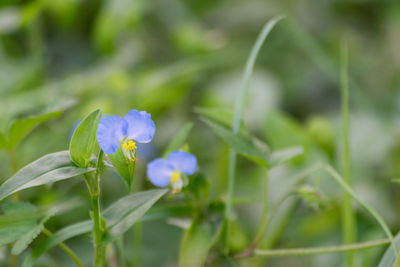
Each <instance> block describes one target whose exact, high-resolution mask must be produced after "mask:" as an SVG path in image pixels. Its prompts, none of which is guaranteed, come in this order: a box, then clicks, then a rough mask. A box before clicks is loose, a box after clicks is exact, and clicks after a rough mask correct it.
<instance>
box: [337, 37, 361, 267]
mask: <svg viewBox="0 0 400 267" xmlns="http://www.w3.org/2000/svg"><path fill="white" fill-rule="evenodd" d="M341 52H342V64H341V65H342V66H341V73H340V76H341V79H340V80H341V95H342V105H341V106H342V108H341V109H342V111H341V113H342V140H343V144H342V168H343V178H344V180H345V181H346V183H347V184H348V185H351V157H350V141H349V139H350V137H349V135H350V134H349V85H348V84H349V82H348V51H347V44H346V43H345V42H343V44H342V51H341ZM342 203H343V204H342V205H343V207H342V223H343V239H344V242H345V244H351V243H354V242H355V240H356V231H357V228H356V220H355V214H354V209H353V206H352V205H351V197H350V195H349V194H348V193H347V192H344V194H343V202H342ZM346 262H347V266H349V267H353V266H354V253H353V252H352V251H350V252H348V253H346Z"/></svg>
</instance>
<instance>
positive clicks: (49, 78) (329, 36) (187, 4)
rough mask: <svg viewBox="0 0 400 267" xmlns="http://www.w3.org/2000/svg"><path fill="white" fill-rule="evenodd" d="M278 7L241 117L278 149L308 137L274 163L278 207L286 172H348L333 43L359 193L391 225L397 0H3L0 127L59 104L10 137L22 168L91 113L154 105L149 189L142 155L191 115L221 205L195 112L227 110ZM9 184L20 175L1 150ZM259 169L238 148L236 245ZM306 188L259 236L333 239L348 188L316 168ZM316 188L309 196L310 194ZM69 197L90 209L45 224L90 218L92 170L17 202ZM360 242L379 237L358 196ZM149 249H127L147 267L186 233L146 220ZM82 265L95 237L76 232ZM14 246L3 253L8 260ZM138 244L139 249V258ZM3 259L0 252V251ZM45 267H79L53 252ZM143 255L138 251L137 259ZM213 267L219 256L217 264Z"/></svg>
mask: <svg viewBox="0 0 400 267" xmlns="http://www.w3.org/2000/svg"><path fill="white" fill-rule="evenodd" d="M279 14H284V15H286V18H285V19H284V20H283V21H281V22H279V23H278V25H277V26H276V28H274V30H273V31H272V33H271V35H270V36H269V37H268V39H267V41H266V44H265V45H264V46H263V48H262V50H261V53H260V55H259V58H258V60H257V63H256V68H255V71H254V75H253V77H252V79H251V84H250V91H249V94H248V97H247V106H246V110H245V114H244V117H245V125H246V126H247V127H248V129H249V130H250V131H251V132H252V133H253V134H255V135H256V136H258V137H259V138H260V139H263V140H265V141H266V142H267V143H268V144H269V145H270V146H271V148H273V149H280V148H285V147H289V146H293V145H303V146H304V148H305V153H304V155H303V156H301V157H299V158H297V159H296V160H294V161H292V162H291V163H290V164H287V165H284V166H280V167H278V168H276V169H274V170H273V171H272V173H271V203H275V202H276V201H277V200H278V199H279V197H280V196H281V195H282V194H283V193H284V192H285V191H286V190H287V188H289V187H290V184H291V182H293V179H292V178H293V177H294V176H295V175H296V174H297V173H299V172H300V171H302V170H304V169H306V168H308V167H310V166H312V165H313V164H314V163H318V162H329V163H330V164H332V165H334V166H336V167H337V168H338V169H340V158H339V154H340V149H339V148H340V146H339V144H340V140H341V136H340V131H341V129H340V79H339V71H340V47H341V43H342V42H343V40H346V41H347V43H348V48H349V61H350V65H349V73H350V98H351V100H350V105H351V106H350V110H351V117H350V120H351V121H350V123H351V148H352V159H353V176H354V179H353V180H354V183H353V186H354V189H355V191H356V192H357V193H358V194H359V195H360V197H361V198H362V199H363V200H365V201H367V202H369V203H371V204H372V205H373V206H374V207H375V208H377V209H378V210H379V211H380V212H381V214H382V215H383V217H384V218H385V219H386V220H387V222H388V224H389V225H390V227H391V229H392V231H393V232H397V231H398V229H399V225H400V217H399V212H398V211H399V205H398V203H399V201H400V199H399V196H400V194H399V187H398V185H397V184H396V183H395V182H393V179H396V178H398V177H400V165H399V162H400V161H399V160H400V138H399V137H400V120H399V118H400V116H399V114H400V75H399V70H400V30H399V29H400V3H399V2H398V1H395V0H393V1H390V0H382V1H373V0H347V1H345V0H325V1H320V0H303V1H294V0H282V1H272V0H268V1H260V0H246V1H240V0H231V1H227V0H212V1H211V0H203V1H189V0H153V1H145V0H112V1H111V0H109V1H106V0H103V1H99V0H91V1H85V0H36V1H24V0H2V1H0V129H1V130H2V131H3V132H5V131H6V129H7V127H8V126H9V125H10V123H11V122H12V121H13V120H15V119H18V118H24V117H26V116H31V115H35V114H40V113H42V112H44V111H45V110H49V109H52V108H56V107H57V108H60V107H62V109H63V110H65V111H64V112H63V115H62V116H61V117H60V118H56V119H53V120H51V121H49V122H46V123H44V124H43V125H41V126H40V127H38V128H37V129H36V130H35V131H34V132H32V133H31V134H30V135H29V136H28V137H27V138H25V139H24V141H23V142H22V143H21V144H20V145H19V146H18V147H17V149H16V151H15V155H16V158H17V166H18V168H20V167H22V166H24V165H26V164H27V163H29V162H31V161H33V160H34V159H36V158H38V157H39V156H42V155H44V154H46V153H50V152H54V151H59V150H65V149H68V144H69V138H70V132H71V129H72V128H73V125H74V124H75V123H76V122H77V121H78V120H79V119H81V118H83V117H84V116H86V115H87V114H88V113H90V112H91V111H92V110H94V109H96V108H101V109H102V110H103V112H104V113H106V114H118V115H124V114H125V113H126V112H127V111H128V110H129V109H132V108H136V109H139V110H146V111H148V112H150V113H151V114H152V117H153V119H154V121H155V123H156V125H157V132H156V136H155V139H154V140H153V142H152V143H151V144H149V145H145V146H143V147H141V148H140V151H139V153H140V154H139V155H140V157H139V162H140V163H141V164H138V165H139V166H138V169H137V173H136V177H135V179H136V181H135V183H136V186H137V188H143V189H146V188H152V186H151V184H149V183H148V182H147V181H146V177H145V163H146V162H147V161H148V160H150V159H152V158H154V157H157V156H159V155H160V154H161V153H162V151H163V149H164V148H165V146H166V145H168V143H169V141H170V140H171V139H172V138H173V137H174V136H175V134H176V133H177V131H178V130H179V129H180V127H182V126H183V125H184V124H185V123H186V122H188V121H193V122H194V123H195V126H194V129H193V131H192V133H191V135H190V137H189V140H188V144H189V146H190V149H191V151H192V152H193V153H195V154H196V155H197V156H198V159H199V165H200V170H201V171H202V172H203V173H204V174H205V175H206V177H207V179H209V181H210V183H211V187H210V195H209V200H216V201H218V200H223V199H224V197H225V191H226V176H227V166H228V153H227V152H228V147H227V146H226V145H225V144H224V143H222V142H221V141H220V140H219V139H217V138H216V137H215V136H214V135H213V134H212V132H211V131H210V130H209V129H208V128H207V127H206V126H205V125H204V124H203V123H202V122H201V121H199V120H198V115H197V114H196V108H199V107H213V108H226V109H233V103H234V97H235V95H236V93H237V92H238V89H239V86H240V80H241V75H242V71H243V68H244V64H245V62H246V59H247V57H248V55H249V53H250V50H251V48H252V45H253V43H254V41H255V39H256V37H257V34H258V33H259V31H260V30H261V29H262V27H263V25H264V24H265V22H266V21H268V19H270V18H271V17H273V16H274V15H279ZM0 162H1V163H0V180H1V181H2V182H3V181H5V180H6V179H7V178H8V177H10V176H11V174H12V169H11V163H10V158H9V155H8V154H7V152H6V151H0ZM263 175H264V172H263V170H262V169H260V168H259V167H257V166H256V165H254V164H253V163H251V162H250V161H247V160H245V159H243V158H240V160H239V162H238V174H237V184H236V191H235V196H236V198H237V203H239V204H237V205H236V206H235V217H236V220H235V223H234V227H233V228H234V232H233V234H232V240H233V243H232V245H231V246H232V249H233V251H237V252H239V251H242V250H243V249H244V248H246V247H247V246H248V244H249V242H250V241H251V239H252V237H253V236H254V233H255V231H256V229H257V224H258V220H259V216H260V211H261V204H260V200H261V192H260V180H261V179H262V177H263ZM313 178H314V179H313V180H310V182H309V183H308V185H307V187H306V188H303V191H302V192H303V193H300V194H299V196H300V197H298V196H297V197H293V198H291V199H290V200H289V201H287V202H285V204H284V205H283V206H282V207H281V209H280V212H279V213H278V215H279V216H278V217H279V218H278V219H276V220H274V222H275V223H273V224H272V227H271V228H270V229H269V231H268V235H267V238H266V239H265V240H264V244H263V245H264V247H273V248H285V247H303V246H319V245H321V246H322V245H332V244H340V243H341V242H342V241H341V227H340V222H341V218H340V200H341V194H342V192H341V190H340V188H338V187H337V185H336V184H335V183H334V182H332V181H330V180H329V179H327V178H326V177H325V176H324V175H323V174H321V173H318V174H316V175H314V177H313ZM102 182H103V188H104V191H103V200H104V201H103V202H104V205H103V206H107V204H109V203H111V202H113V201H115V200H116V199H118V198H119V197H121V196H123V195H124V194H126V193H127V191H126V189H125V187H124V184H123V182H122V180H121V179H120V178H119V177H118V176H117V175H116V174H115V173H113V172H112V171H108V172H107V174H106V176H105V178H104V179H103V181H102ZM313 190H317V191H318V194H317V196H318V197H315V196H316V195H315V194H311V195H310V194H309V193H307V192H309V191H312V192H313ZM72 197H80V198H81V199H83V201H82V205H81V206H80V207H79V208H77V209H76V210H74V212H70V213H68V214H66V215H63V216H58V217H55V218H53V219H51V220H50V221H49V223H48V228H50V229H51V230H56V229H59V228H61V227H62V226H65V225H68V224H70V223H73V222H76V221H79V220H84V219H88V218H89V215H88V210H89V202H88V197H87V193H86V188H85V186H84V183H83V179H81V178H80V177H77V178H75V179H70V180H68V181H64V182H59V183H56V184H53V185H51V186H42V187H39V188H33V189H28V190H26V191H24V192H22V193H21V198H22V199H23V200H26V201H31V202H33V203H35V204H39V205H41V204H46V203H52V202H54V201H60V200H63V199H69V198H72ZM356 207H357V208H356V211H357V220H358V234H357V238H358V240H359V241H367V240H371V239H374V238H381V237H383V236H384V235H383V233H382V231H381V230H380V228H379V226H378V225H377V224H376V223H375V221H374V220H373V218H371V217H370V216H369V215H368V214H367V213H366V212H365V211H364V210H362V209H361V208H360V207H358V206H356ZM143 230H144V231H143V247H142V249H141V253H135V252H133V251H136V252H137V251H138V250H137V249H136V250H135V244H133V242H131V240H132V238H130V237H132V236H133V235H134V234H135V233H134V231H131V232H129V233H128V234H127V236H130V237H128V238H126V243H127V250H126V257H127V260H128V262H130V263H132V264H133V263H134V262H135V261H136V260H137V258H138V257H140V258H141V261H140V262H141V264H140V265H141V266H176V262H177V257H178V256H177V255H178V251H179V243H180V238H181V236H182V233H183V230H182V229H180V228H179V227H177V226H176V225H174V223H171V220H157V221H152V222H146V223H144V224H143ZM67 244H69V245H70V246H71V247H72V248H73V249H74V250H75V251H76V252H77V254H78V255H79V256H80V257H81V258H82V259H84V261H85V263H86V264H89V263H90V261H91V259H92V257H91V253H92V248H91V243H90V236H83V237H79V238H74V239H72V240H69V241H68V242H67ZM383 251H384V248H375V249H369V250H364V251H362V252H360V253H357V263H358V264H359V265H358V266H364V267H368V266H376V265H377V262H378V261H379V258H380V257H381V256H382V253H383ZM5 254H6V250H5V249H4V248H3V250H2V253H1V254H0V256H1V257H2V258H3V259H4V257H5ZM138 254H140V256H138ZM0 260H1V259H0ZM40 262H41V264H43V266H71V265H72V262H71V261H70V260H69V259H68V258H66V256H65V255H64V253H63V252H62V251H61V250H59V249H58V248H55V249H53V250H52V251H51V253H48V254H47V255H46V256H43V257H42V258H41V260H40ZM136 262H137V263H138V262H139V261H136ZM208 264H209V265H210V266H219V263H218V262H213V261H212V260H210V262H209V263H208ZM239 264H240V265H243V266H343V255H341V254H332V255H328V256H327V255H324V256H309V257H286V258H274V259H268V260H267V261H260V260H244V261H241V262H239Z"/></svg>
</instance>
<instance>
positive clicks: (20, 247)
mask: <svg viewBox="0 0 400 267" xmlns="http://www.w3.org/2000/svg"><path fill="white" fill-rule="evenodd" d="M50 217H51V216H50V215H49V216H46V217H45V218H43V219H42V220H41V221H40V222H39V224H37V225H36V226H35V227H34V228H33V229H32V230H30V231H29V232H27V233H26V234H24V235H23V236H22V237H21V238H19V239H18V240H17V242H15V244H14V246H13V248H12V251H11V253H12V254H13V255H19V254H21V252H22V251H24V250H25V249H26V248H27V247H28V246H29V244H30V243H32V241H33V240H34V239H35V238H36V237H37V236H38V235H39V234H40V233H41V232H42V230H43V228H44V224H45V222H46V221H47V220H48V219H50Z"/></svg>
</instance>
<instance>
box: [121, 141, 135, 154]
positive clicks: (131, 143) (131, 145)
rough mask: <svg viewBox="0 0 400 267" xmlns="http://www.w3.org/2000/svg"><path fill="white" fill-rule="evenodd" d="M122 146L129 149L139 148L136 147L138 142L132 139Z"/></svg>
mask: <svg viewBox="0 0 400 267" xmlns="http://www.w3.org/2000/svg"><path fill="white" fill-rule="evenodd" d="M122 147H123V148H124V149H125V150H127V151H133V150H135V149H136V148H137V147H136V143H135V142H133V141H132V140H129V142H128V143H123V144H122Z"/></svg>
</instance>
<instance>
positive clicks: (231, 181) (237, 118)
mask: <svg viewBox="0 0 400 267" xmlns="http://www.w3.org/2000/svg"><path fill="white" fill-rule="evenodd" d="M282 18H283V17H282V16H278V17H274V18H272V19H271V20H270V21H269V22H267V24H266V25H265V26H264V28H263V30H262V31H261V33H260V35H259V36H258V38H257V41H256V43H255V44H254V46H253V49H252V50H251V53H250V56H249V58H248V60H247V63H246V66H245V69H244V74H243V78H242V83H241V87H240V91H239V93H238V95H237V97H236V101H235V112H234V118H233V128H232V131H233V133H234V134H237V133H239V130H240V122H241V116H242V112H243V109H244V104H245V103H244V101H245V97H246V94H247V91H248V87H249V83H250V76H251V74H252V72H253V68H254V63H255V61H256V59H257V55H258V52H259V51H260V49H261V46H262V44H263V43H264V40H265V39H266V38H267V36H268V34H269V33H270V32H271V30H272V29H273V27H274V26H275V24H276V23H277V22H278V21H279V20H281V19H282ZM235 166H236V152H235V151H234V150H233V149H230V153H229V167H228V168H229V169H228V191H227V200H226V208H225V214H224V222H225V231H224V235H223V246H224V249H223V250H224V253H225V254H226V255H227V254H228V253H229V232H230V218H231V213H232V200H233V191H234V185H235Z"/></svg>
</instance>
